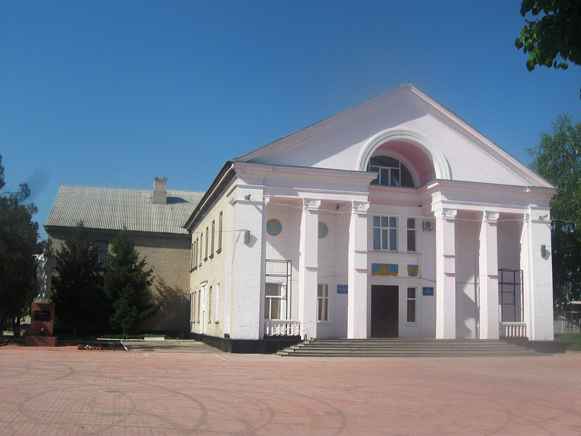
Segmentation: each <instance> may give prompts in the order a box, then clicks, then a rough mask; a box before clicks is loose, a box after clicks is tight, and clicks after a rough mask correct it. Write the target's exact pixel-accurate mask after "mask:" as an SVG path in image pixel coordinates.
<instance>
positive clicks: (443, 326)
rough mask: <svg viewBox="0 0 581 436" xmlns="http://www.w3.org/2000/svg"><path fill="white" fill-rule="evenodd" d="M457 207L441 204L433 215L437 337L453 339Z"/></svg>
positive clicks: (454, 337) (454, 331)
mask: <svg viewBox="0 0 581 436" xmlns="http://www.w3.org/2000/svg"><path fill="white" fill-rule="evenodd" d="M456 214H457V211H456V210H454V209H446V208H442V209H439V210H436V211H435V212H434V216H435V217H436V339H456V247H455V244H456V238H455V231H456V229H455V224H454V217H455V216H456Z"/></svg>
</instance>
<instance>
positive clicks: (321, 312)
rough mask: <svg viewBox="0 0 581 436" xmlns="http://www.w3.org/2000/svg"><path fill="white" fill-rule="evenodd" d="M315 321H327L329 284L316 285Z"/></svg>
mask: <svg viewBox="0 0 581 436" xmlns="http://www.w3.org/2000/svg"><path fill="white" fill-rule="evenodd" d="M317 321H319V322H320V321H329V285H319V286H318V287H317Z"/></svg>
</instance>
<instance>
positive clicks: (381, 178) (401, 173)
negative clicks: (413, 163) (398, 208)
mask: <svg viewBox="0 0 581 436" xmlns="http://www.w3.org/2000/svg"><path fill="white" fill-rule="evenodd" d="M368 171H370V172H372V173H377V179H375V180H374V181H373V182H371V184H372V185H381V186H401V187H404V188H414V178H413V176H412V173H411V172H410V170H409V169H408V167H406V166H405V164H404V163H402V162H401V161H399V160H398V159H396V158H394V157H390V156H375V157H372V158H371V159H369V167H368Z"/></svg>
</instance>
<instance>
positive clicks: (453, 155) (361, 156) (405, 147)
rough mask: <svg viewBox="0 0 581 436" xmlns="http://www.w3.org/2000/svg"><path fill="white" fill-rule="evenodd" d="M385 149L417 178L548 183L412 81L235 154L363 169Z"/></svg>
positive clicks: (265, 160) (254, 160)
mask: <svg viewBox="0 0 581 436" xmlns="http://www.w3.org/2000/svg"><path fill="white" fill-rule="evenodd" d="M391 151H392V152H394V153H398V154H399V155H404V156H406V157H407V158H408V159H409V160H410V161H411V162H413V165H418V168H416V169H417V172H418V174H420V173H421V174H423V176H421V177H420V179H421V180H422V184H424V183H426V182H427V181H428V179H439V180H459V181H467V182H481V183H495V184H504V185H517V186H541V187H552V185H551V184H550V183H549V182H547V181H546V180H545V179H543V178H542V177H541V176H539V175H538V174H536V173H535V172H534V171H532V170H531V169H529V168H528V167H527V166H526V165H524V164H522V163H521V162H519V161H518V160H516V159H515V158H514V157H512V156H510V155H509V154H508V153H506V152H505V151H504V150H502V149H501V148H500V147H499V146H497V145H496V144H494V143H493V142H492V141H490V140H489V139H487V138H486V137H484V136H483V135H482V134H481V133H479V132H478V131H477V130H476V129H474V128H473V127H472V126H470V125H469V124H467V123H466V122H465V121H463V120H462V119H461V118H460V117H458V116H457V115H456V114H454V113H453V112H452V111H450V110H448V109H447V108H445V107H444V106H442V105H441V104H439V103H438V102H437V101H435V100H434V99H432V98H431V97H429V96H428V95H427V94H425V93H424V92H422V91H421V90H419V89H418V88H417V87H415V86H414V85H412V84H411V83H405V84H403V85H401V86H399V87H397V88H395V89H392V90H390V91H387V92H385V93H383V94H381V95H379V96H377V97H374V98H372V99H370V100H367V101H365V102H363V103H360V104H358V105H356V106H354V107H352V108H350V109H347V110H345V111H343V112H340V113H338V114H336V115H333V116H331V117H329V118H326V119H325V120H322V121H320V122H318V123H315V124H313V125H311V126H309V127H306V128H304V129H302V130H299V131H297V132H295V133H292V134H290V135H287V136H285V137H283V138H281V139H279V140H277V141H274V142H272V143H270V144H268V145H266V146H264V147H261V148H259V149H257V150H254V151H252V152H250V153H247V154H245V155H243V156H240V157H238V158H236V159H234V160H235V161H237V162H249V163H258V164H268V165H285V166H291V167H292V166H295V167H311V168H327V169H338V170H349V171H354V170H355V171H365V170H366V165H367V162H368V161H369V158H370V157H371V156H372V155H373V154H374V153H379V152H384V153H390V152H391ZM430 165H431V169H430Z"/></svg>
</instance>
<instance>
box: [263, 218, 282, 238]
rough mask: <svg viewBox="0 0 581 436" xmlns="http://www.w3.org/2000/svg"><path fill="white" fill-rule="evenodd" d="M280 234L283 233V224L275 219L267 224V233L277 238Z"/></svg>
mask: <svg viewBox="0 0 581 436" xmlns="http://www.w3.org/2000/svg"><path fill="white" fill-rule="evenodd" d="M280 232H282V224H281V223H280V221H279V220H276V219H274V218H273V219H271V220H268V221H267V222H266V233H268V234H269V235H271V236H277V235H278V234H279V233H280Z"/></svg>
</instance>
